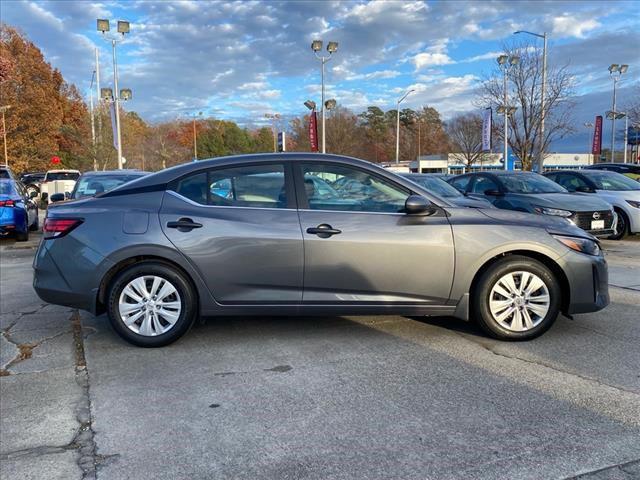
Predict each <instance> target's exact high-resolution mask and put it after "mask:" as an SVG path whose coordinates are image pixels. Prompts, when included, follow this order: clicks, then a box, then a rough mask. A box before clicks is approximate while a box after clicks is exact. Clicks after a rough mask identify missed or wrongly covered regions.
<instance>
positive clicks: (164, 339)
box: [107, 262, 198, 347]
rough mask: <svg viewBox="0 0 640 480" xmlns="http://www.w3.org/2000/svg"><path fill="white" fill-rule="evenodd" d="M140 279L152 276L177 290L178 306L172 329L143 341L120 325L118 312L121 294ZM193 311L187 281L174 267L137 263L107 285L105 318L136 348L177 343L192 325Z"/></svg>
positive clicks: (191, 290)
mask: <svg viewBox="0 0 640 480" xmlns="http://www.w3.org/2000/svg"><path fill="white" fill-rule="evenodd" d="M142 275H155V276H158V277H161V278H164V279H165V280H168V281H169V282H171V283H172V284H173V286H174V287H175V288H176V289H177V290H178V293H179V294H180V301H181V303H182V310H181V312H180V317H179V318H178V320H177V321H176V324H175V325H174V327H173V328H172V329H171V330H169V331H168V332H166V333H163V334H162V335H158V336H155V337H146V336H144V335H139V334H137V333H135V332H133V331H131V330H130V329H129V328H128V327H127V326H126V325H125V324H124V322H123V321H122V318H121V317H120V312H119V311H118V301H119V298H120V294H121V293H122V290H123V289H124V287H125V286H126V285H127V284H128V283H129V282H130V281H131V280H133V279H134V278H136V277H140V276H142ZM197 308H198V307H197V301H196V295H195V293H194V289H193V287H192V286H191V283H190V282H189V280H188V279H187V278H186V277H185V275H184V274H183V273H182V272H180V271H179V270H178V269H176V268H175V267H172V266H170V265H167V264H164V263H161V262H141V263H137V264H135V265H132V266H130V267H128V268H126V269H124V270H123V271H122V272H120V273H119V274H117V275H116V276H115V277H114V278H113V280H112V281H111V282H110V286H109V290H108V295H107V315H108V317H109V321H110V322H111V325H112V326H113V328H114V330H115V331H116V333H117V334H118V335H120V336H121V337H122V338H123V339H124V340H126V341H127V342H129V343H132V344H134V345H137V346H139V347H162V346H165V345H169V344H170V343H173V342H175V341H176V340H178V339H179V338H180V337H182V336H183V335H184V334H185V333H187V331H188V330H189V328H191V326H192V325H193V322H194V320H195V318H196V315H197Z"/></svg>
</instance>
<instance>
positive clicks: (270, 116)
mask: <svg viewBox="0 0 640 480" xmlns="http://www.w3.org/2000/svg"><path fill="white" fill-rule="evenodd" d="M305 104H306V103H305ZM314 106H315V104H314ZM264 118H268V119H270V120H271V130H272V131H273V151H274V152H277V151H278V136H277V133H276V127H277V122H278V120H280V114H279V113H265V114H264Z"/></svg>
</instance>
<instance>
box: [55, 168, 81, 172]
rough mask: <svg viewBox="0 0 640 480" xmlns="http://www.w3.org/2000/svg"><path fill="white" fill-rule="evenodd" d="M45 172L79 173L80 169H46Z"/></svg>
mask: <svg viewBox="0 0 640 480" xmlns="http://www.w3.org/2000/svg"><path fill="white" fill-rule="evenodd" d="M47 173H80V170H72V169H64V168H63V169H60V170H47Z"/></svg>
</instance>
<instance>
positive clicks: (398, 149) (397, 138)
mask: <svg viewBox="0 0 640 480" xmlns="http://www.w3.org/2000/svg"><path fill="white" fill-rule="evenodd" d="M411 92H415V90H413V89H412V90H409V91H407V93H405V94H404V95H403V96H402V97H400V98H399V99H398V101H397V102H396V165H397V164H399V163H400V104H401V103H402V101H403V100H404V99H405V98H407V96H408V95H409V94H410V93H411Z"/></svg>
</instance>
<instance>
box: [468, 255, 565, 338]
mask: <svg viewBox="0 0 640 480" xmlns="http://www.w3.org/2000/svg"><path fill="white" fill-rule="evenodd" d="M509 278H511V282H509V281H508V280H509ZM536 279H537V280H536ZM523 280H524V281H525V283H526V285H525V288H524V291H525V292H528V294H527V293H525V294H523V295H519V294H518V293H515V294H514V293H513V292H522V285H521V284H520V282H522V281H523ZM510 284H513V287H514V288H510V287H509V285H510ZM536 287H537V288H536ZM500 292H503V293H505V294H510V295H509V296H507V295H503V294H502V293H500ZM545 294H546V298H547V300H546V302H544V299H545ZM513 295H515V296H513ZM561 297H562V291H561V288H560V284H559V282H558V280H557V279H556V277H555V276H554V274H553V272H552V271H551V270H549V268H547V266H546V265H544V264H543V263H541V262H539V261H538V260H535V259H533V258H530V257H525V256H521V255H508V256H506V257H504V258H502V259H501V260H499V261H497V262H495V263H494V264H493V265H491V266H490V267H489V268H488V269H487V270H486V271H485V272H483V273H482V275H481V276H480V278H479V279H478V283H477V285H476V287H475V288H474V292H473V296H472V309H473V314H474V319H475V320H476V322H477V323H478V325H479V326H480V328H482V330H483V331H484V332H485V333H487V334H488V335H490V336H491V337H494V338H498V339H500V340H531V339H533V338H536V337H538V336H540V335H542V334H543V333H544V332H546V331H547V330H548V329H549V328H551V326H552V325H553V323H554V322H555V321H556V319H557V318H558V314H559V313H560V300H561ZM503 307H504V309H502V308H503ZM510 312H511V313H510ZM505 315H506V317H505V318H503V317H504V316H505ZM525 317H526V318H525ZM527 318H528V321H527Z"/></svg>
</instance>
